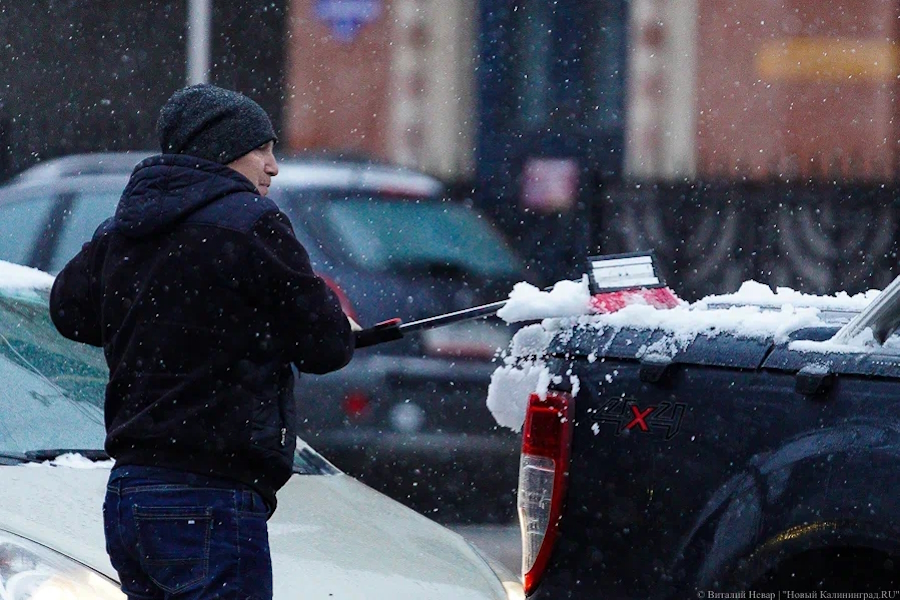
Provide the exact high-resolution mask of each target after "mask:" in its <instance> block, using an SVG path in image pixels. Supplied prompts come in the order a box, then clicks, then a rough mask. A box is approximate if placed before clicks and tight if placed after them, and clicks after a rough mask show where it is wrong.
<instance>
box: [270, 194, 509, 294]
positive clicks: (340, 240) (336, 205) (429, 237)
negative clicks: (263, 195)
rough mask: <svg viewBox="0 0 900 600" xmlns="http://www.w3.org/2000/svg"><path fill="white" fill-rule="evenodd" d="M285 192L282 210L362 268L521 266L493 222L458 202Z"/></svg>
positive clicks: (499, 270)
mask: <svg viewBox="0 0 900 600" xmlns="http://www.w3.org/2000/svg"><path fill="white" fill-rule="evenodd" d="M285 196H286V197H285V199H284V202H283V203H284V210H285V212H286V213H287V214H288V216H289V217H291V219H292V220H296V221H297V222H298V223H302V224H305V225H306V226H307V227H311V228H314V229H315V231H314V232H313V233H314V235H315V236H316V237H317V239H319V240H320V242H321V243H322V244H323V245H325V246H327V247H328V248H329V249H330V250H331V251H333V252H337V253H339V254H340V255H341V256H342V257H343V258H344V259H346V260H349V261H351V262H353V263H355V264H357V265H358V266H360V267H363V268H365V269H369V270H373V271H386V270H390V269H393V268H396V267H398V266H400V267H406V266H411V267H419V266H421V267H432V266H436V267H440V266H446V267H451V268H458V269H462V270H465V271H468V272H473V273H478V274H480V275H484V276H489V277H490V276H506V277H514V276H518V275H521V273H522V271H523V268H522V265H521V263H520V261H519V259H518V258H517V257H516V255H515V254H513V252H512V251H511V250H510V249H509V247H508V246H507V245H506V243H505V241H504V240H503V238H502V237H501V236H500V234H499V233H498V232H497V231H496V230H495V229H494V228H493V226H491V225H490V224H489V223H488V222H487V221H486V220H485V219H484V218H482V217H481V215H479V214H478V213H477V212H475V211H473V210H471V209H470V208H468V207H466V206H464V205H462V204H458V203H454V202H449V201H447V202H442V201H440V200H436V199H425V198H405V199H401V198H387V197H379V196H361V197H355V198H346V192H344V193H333V192H328V193H326V192H318V193H316V192H311V191H304V192H293V193H292V192H287V193H286V194H285ZM316 196H318V197H316Z"/></svg>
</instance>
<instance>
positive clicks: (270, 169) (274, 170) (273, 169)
mask: <svg viewBox="0 0 900 600" xmlns="http://www.w3.org/2000/svg"><path fill="white" fill-rule="evenodd" d="M266 173H268V174H269V176H270V177H275V176H276V175H278V163H277V162H275V161H274V160H273V161H272V162H271V163H269V164H267V165H266Z"/></svg>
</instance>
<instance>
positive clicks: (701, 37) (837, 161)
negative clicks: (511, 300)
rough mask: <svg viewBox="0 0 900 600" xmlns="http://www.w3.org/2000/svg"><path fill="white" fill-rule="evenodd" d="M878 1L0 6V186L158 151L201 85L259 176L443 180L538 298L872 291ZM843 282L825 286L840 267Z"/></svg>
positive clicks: (880, 157) (888, 92)
mask: <svg viewBox="0 0 900 600" xmlns="http://www.w3.org/2000/svg"><path fill="white" fill-rule="evenodd" d="M898 17H900V7H898V6H897V4H896V3H895V2H888V1H887V0H845V1H842V2H841V3H840V6H837V5H836V4H835V3H833V2H817V1H815V0H790V1H787V2H784V1H779V2H762V3H759V2H757V3H749V4H748V3H742V2H738V1H737V0H555V1H554V2H548V1H546V0H266V1H262V0H260V1H257V0H238V1H229V2H225V1H224V0H144V1H141V2H134V1H125V2H123V1H121V0H97V1H95V2H90V3H79V2H59V1H55V0H0V51H2V53H3V60H2V61H0V177H5V176H9V175H11V174H13V173H15V172H17V171H19V170H21V169H23V168H24V167H26V166H29V165H30V164H33V163H34V162H36V161H38V160H41V159H46V158H50V157H53V156H58V155H61V154H68V153H71V152H80V151H94V150H121V149H135V148H140V149H145V148H146V149H153V148H155V147H156V140H155V134H154V125H155V119H156V114H157V111H158V108H159V106H160V105H161V104H162V103H163V102H164V101H165V99H166V98H167V97H168V96H169V95H170V94H171V93H172V91H174V90H175V89H177V88H178V87H180V86H182V85H184V84H185V83H186V82H189V81H190V82H195V81H200V80H208V81H210V82H212V83H216V84H219V85H222V86H225V87H231V88H234V89H238V90H240V91H242V92H245V93H247V94H249V95H251V96H252V97H254V98H256V99H257V100H258V101H259V102H260V103H261V104H262V105H263V106H264V107H265V108H266V109H267V110H268V111H269V113H270V114H271V115H272V116H273V119H274V120H275V123H276V128H277V130H278V131H279V133H280V137H281V144H280V147H279V149H280V151H281V152H282V153H285V154H291V153H310V152H312V153H317V152H321V153H338V154H343V155H351V156H367V157H372V158H376V159H380V160H385V161H389V162H395V163H400V164H404V165H409V166H415V167H418V168H421V169H423V170H425V171H428V172H430V173H432V174H435V175H437V176H439V177H440V178H442V179H443V180H444V181H446V182H447V183H448V184H449V186H450V189H451V190H452V192H453V193H454V194H455V195H459V196H466V197H470V198H472V199H473V201H475V202H476V203H478V204H479V205H480V206H481V207H482V208H483V209H484V210H486V211H487V212H488V213H489V214H491V216H493V217H494V218H495V219H497V220H498V221H499V222H500V223H501V224H502V225H503V227H504V228H505V230H506V231H507V233H508V235H509V236H510V237H511V238H512V239H513V240H514V241H515V242H516V243H517V244H518V245H519V247H520V248H521V249H522V250H523V251H524V252H525V253H526V254H527V255H528V256H529V258H530V260H531V261H532V263H533V266H534V268H535V269H537V270H539V271H541V274H542V275H543V276H544V277H545V278H546V279H548V280H553V281H555V280H556V279H559V278H562V277H565V276H573V275H577V274H578V273H579V272H580V271H579V270H580V269H581V265H580V260H581V257H583V256H584V255H585V254H586V253H587V251H588V250H590V251H607V252H611V251H626V250H633V249H646V248H652V249H655V250H656V251H657V253H658V254H659V255H660V256H661V258H662V259H663V261H662V262H663V263H664V264H665V265H667V268H668V269H669V275H670V277H673V278H677V281H678V283H679V285H680V287H681V289H682V291H683V293H684V294H685V295H686V296H688V297H691V296H697V295H702V294H704V293H708V292H710V291H726V290H727V289H729V288H734V287H735V286H736V285H738V284H739V283H740V282H741V281H743V280H744V279H749V278H756V279H759V280H762V281H765V282H768V283H772V284H773V285H791V286H793V287H796V288H799V289H804V290H806V291H815V292H825V291H832V290H834V289H835V288H844V289H848V290H849V291H855V290H858V289H863V288H866V287H873V286H882V285H884V284H885V283H886V281H889V278H890V270H891V268H892V267H893V264H894V262H895V260H896V252H897V248H896V245H895V242H894V240H895V239H896V237H897V235H896V233H897V231H896V227H897V223H898V222H900V219H898V217H897V215H896V214H895V212H896V209H895V208H894V205H895V204H897V203H896V202H895V198H896V196H897V194H896V191H895V189H894V187H895V181H896V173H897V162H898V156H900V153H898V149H900V133H898V131H897V125H896V123H895V113H896V111H897V103H896V97H897V82H898V75H900V64H898V59H897V23H898ZM848 264H854V265H858V266H859V267H860V268H858V269H855V270H853V273H852V274H851V273H848V269H847V265H848Z"/></svg>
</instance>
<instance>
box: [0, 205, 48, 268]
mask: <svg viewBox="0 0 900 600" xmlns="http://www.w3.org/2000/svg"><path fill="white" fill-rule="evenodd" d="M55 201H56V198H55V196H53V195H47V196H31V197H27V198H23V199H22V200H17V201H14V202H10V203H7V204H3V205H2V206H0V260H6V261H9V262H13V263H16V264H20V265H29V266H34V265H30V264H29V259H30V258H31V256H32V254H33V253H34V251H35V245H36V244H37V243H38V240H39V239H41V238H40V236H41V234H42V233H43V232H44V227H45V226H46V225H47V219H48V217H49V214H50V211H51V210H52V208H53V205H54V203H55Z"/></svg>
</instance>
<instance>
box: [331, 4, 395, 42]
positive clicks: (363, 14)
mask: <svg viewBox="0 0 900 600" xmlns="http://www.w3.org/2000/svg"><path fill="white" fill-rule="evenodd" d="M380 15H381V0H316V17H318V18H319V19H321V20H323V21H325V22H326V23H327V24H328V26H329V27H331V30H332V32H333V33H334V37H335V39H336V40H338V41H340V42H345V43H349V42H352V41H353V40H354V38H356V36H357V34H358V33H359V30H360V29H362V27H363V25H367V24H369V23H371V22H373V21H375V20H376V19H377V18H378V17H379V16H380Z"/></svg>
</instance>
